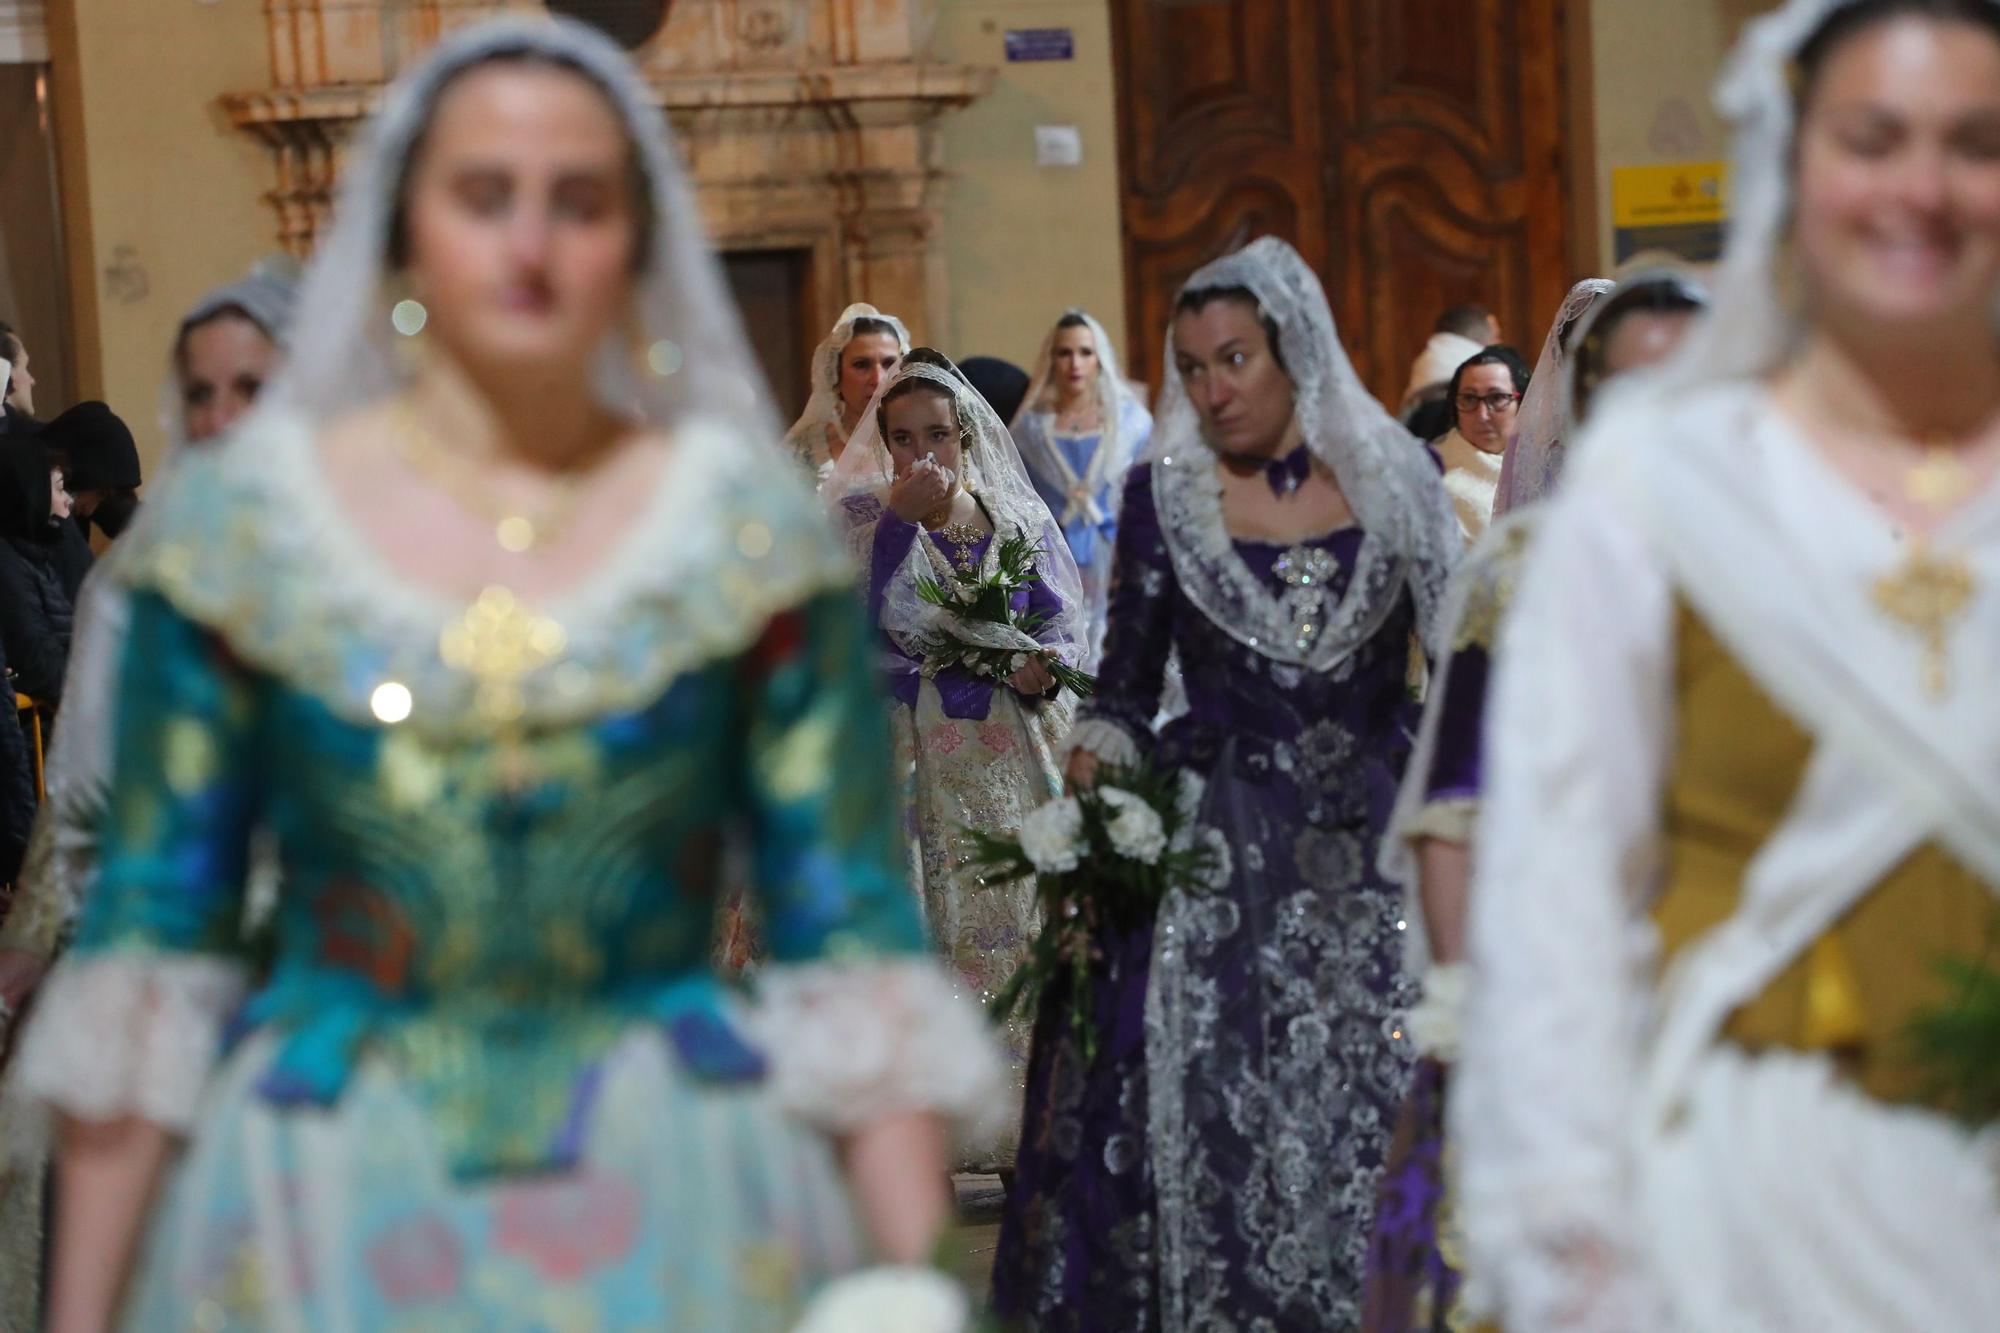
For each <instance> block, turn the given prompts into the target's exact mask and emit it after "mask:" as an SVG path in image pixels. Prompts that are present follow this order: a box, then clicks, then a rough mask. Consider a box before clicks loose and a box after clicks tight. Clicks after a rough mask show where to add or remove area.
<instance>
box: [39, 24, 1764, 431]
mask: <svg viewBox="0 0 2000 1333" xmlns="http://www.w3.org/2000/svg"><path fill="white" fill-rule="evenodd" d="M61 2H62V0H59V3H61ZM67 3H68V4H69V6H70V7H71V8H72V9H73V11H74V21H75V35H76V43H77V48H78V51H79V53H80V56H81V60H80V62H79V64H78V68H79V69H80V71H81V76H80V86H81V97H80V112H81V117H80V118H81V121H82V126H81V129H82V133H83V135H84V136H85V138H84V142H85V143H86V144H87V152H86V153H85V154H84V159H85V162H86V168H87V177H88V180H87V186H88V189H87V195H88V210H89V216H88V219H87V223H88V226H87V232H88V235H89V239H90V241H91V260H92V264H93V270H94V272H93V276H92V280H91V282H90V289H91V290H90V298H91V299H92V301H93V304H94V310H93V311H91V312H84V317H80V318H78V320H77V321H76V323H77V326H78V328H79V329H87V328H89V326H90V324H89V319H88V317H87V316H88V314H94V315H95V317H96V322H97V328H98V330H99V333H100V337H101V361H100V364H101V366H102V391H103V393H104V396H105V397H106V398H107V399H108V400H109V401H110V402H111V403H112V404H113V406H114V407H116V408H117V409H118V411H119V412H121V413H122V414H123V415H125V416H126V417H127V418H128V419H129V420H130V421H131V423H132V425H133V427H134V429H135V431H136V432H137V433H138V435H139V437H140V440H141V443H142V447H144V448H146V449H148V450H149V451H150V450H151V449H153V448H154V447H156V446H157V443H158V428H157V424H156V423H155V421H154V419H153V418H154V407H155V402H156V398H157V394H158V391H159V387H160V382H161V379H162V376H163V374H164V370H165V364H164V358H165V351H166V347H167V342H168V339H169V338H170V337H171V336H172V332H173V328H174V325H175V324H176V322H177V321H178V318H179V316H180V314H181V312H182V311H184V310H185V309H186V307H187V306H188V305H189V304H190V303H191V302H192V301H193V300H194V298H195V297H196V296H198V295H199V294H200V293H201V292H203V291H205V290H206V289H208V288H209V287H211V286H213V285H214V284H216V283H218V282H222V281H225V280H227V279H229V278H232V277H235V276H237V275H238V274H240V273H241V272H243V271H244V270H245V269H247V268H248V266H249V265H250V264H251V263H252V262H254V261H255V260H256V259H257V258H258V257H259V256H261V255H264V254H267V253H269V252H270V251H271V250H272V249H273V248H274V244H275V233H274V223H273V219H272V216H271V214H270V211H269V209H268V208H267V207H266V206H265V205H264V203H263V202H262V200H261V196H262V194H263V192H264V191H265V190H267V189H268V188H270V184H271V176H270V165H269V159H268V157H267V155H266V153H265V150H264V149H262V148H260V147H259V146H257V145H256V144H254V143H253V142H251V141H250V140H249V139H248V138H247V137H246V136H244V135H242V134H240V133H238V132H236V131H235V130H233V129H231V128H230V127H229V126H228V125H227V124H226V123H225V122H224V121H223V119H222V116H221V113H220V112H219V111H218V110H217V107H216V101H217V98H219V97H220V96H221V95H222V94H223V93H226V92H234V91H240V90H243V89H247V88H255V87H260V86H263V85H265V84H266V83H268V80H269V77H270V75H269V67H268V62H267V56H266V51H265V39H264V15H263V4H262V0H214V3H209V4H196V3H192V2H191V0H189V2H185V3H182V2H178V0H177V2H175V3H155V2H152V0H148V3H133V2H132V0H67ZM1760 7H1761V5H1760V4H1759V0H1671V3H1663V2H1662V0H1592V4H1591V10H1590V56H1591V64H1592V78H1593V86H1594V89H1595V97H1594V116H1593V124H1592V126H1591V129H1592V131H1593V132H1594V136H1595V145H1594V147H1595V152H1594V162H1595V166H1596V174H1597V178H1598V179H1597V210H1596V212H1597V220H1598V226H1599V230H1600V245H1601V247H1602V253H1603V254H1604V255H1605V256H1609V255H1610V254H1611V253H1612V245H1611V236H1610V231H1611V221H1610V210H1611V192H1610V173H1611V170H1612V168H1613V167H1615V166H1625V165H1638V164H1643V163H1649V162H1662V161H1675V160H1681V159H1700V158H1710V157H1717V156H1721V155H1723V154H1724V153H1725V152H1726V140H1725V138H1724V134H1723V128H1722V126H1721V124H1720V122H1719V121H1718V120H1717V118H1716V116H1715V114H1714V112H1713V111H1712V109H1711V108H1710V105H1709V95H1710V90H1711V87H1712V85H1713V83H1714V80H1715V74H1716V71H1717V70H1718V68H1719V67H1720V64H1721V60H1722V56H1723V54H1724V52H1725V51H1726V49H1727V45H1728V43H1729V42H1730V41H1731V40H1733V38H1734V36H1735V33H1736V30H1737V27H1738V25H1739V24H1740V22H1741V20H1742V19H1743V18H1744V17H1745V16H1746V15H1747V14H1748V13H1750V12H1754V11H1755V10H1756V9H1758V8H1760ZM1030 27H1068V28H1070V29H1071V30H1072V31H1073V33H1074V34H1075V42H1076V58H1075V59H1074V60H1071V61H1063V62H1048V63H1024V64H1008V63H1007V62H1006V60H1005V58H1004V53H1003V50H1002V45H1001V43H1002V35H1003V33H1004V32H1005V31H1006V30H1007V29H1009V28H1030ZM928 49H929V54H930V55H932V56H933V57H935V58H937V59H940V60H946V61H953V62H959V63H966V64H987V65H991V66H993V67H994V69H995V70H996V73H997V80H996V83H995V86H994V89H993V92H992V93H991V95H990V96H988V97H987V98H985V99H984V100H982V101H981V102H979V103H977V104H975V105H973V106H972V107H969V108H967V109H965V110H963V111H957V112H952V113H949V114H948V115H946V116H945V118H944V119H943V121H942V122H941V124H940V131H939V133H940V137H941V140H942V154H941V157H942V167H943V170H944V173H945V180H944V183H943V198H944V235H943V237H942V250H943V268H944V278H945V283H946V294H947V322H946V327H945V329H944V330H943V335H942V341H943V343H944V346H945V347H946V349H947V350H949V351H951V352H953V353H954V354H957V355H969V354H973V353H987V354H991V355H997V356H1004V357H1008V358H1010V359H1012V360H1015V361H1017V362H1022V363H1025V362H1026V361H1027V360H1028V359H1029V358H1031V357H1032V356H1033V354H1034V352H1035V349H1036V348H1037V346H1038V345H1039V344H1040V341H1041V338H1042V336H1043V334H1044V333H1045V332H1046V330H1047V328H1048V326H1049V324H1050V323H1051V322H1052V321H1053V319H1054V317H1055V315H1056V314H1057V313H1058V312H1060V310H1061V309H1062V308H1063V307H1064V306H1066V305H1072V304H1075V305H1082V306H1084V307H1086V308H1088V309H1090V310H1091V311H1093V312H1094V313H1096V314H1097V315H1098V316H1099V317H1100V318H1102V319H1104V321H1105V323H1106V324H1107V325H1109V326H1110V328H1111V329H1112V331H1113V334H1114V336H1118V335H1120V334H1121V333H1125V330H1124V328H1123V324H1124V319H1123V316H1124V309H1125V290H1124V273H1123V262H1122V247H1121V245H1120V241H1119V199H1118V184H1117V175H1116V166H1117V140H1116V136H1115V124H1116V122H1115V115H1116V106H1115V102H1116V94H1115V86H1114V80H1113V75H1112V67H1111V32H1110V15H1109V10H1108V4H1107V2H1106V0H938V4H937V14H936V20H935V25H934V27H933V29H932V31H931V34H930V41H929V48H928ZM163 53H171V58H163ZM78 109H79V108H76V107H72V108H70V110H71V113H72V114H71V117H70V118H71V119H72V120H74V119H76V118H77V117H76V115H75V112H76V111H77V110H78ZM1042 124H1072V125H1076V126H1078V127H1079V128H1080V130H1081V131H1082V138H1083V154H1084V164H1083V166H1082V167H1080V168H1060V167H1038V166H1036V165H1035V156H1034V129H1035V126H1037V125H1042ZM61 129H62V132H63V133H64V134H65V135H72V134H75V133H76V132H77V129H78V127H77V126H76V125H75V124H64V125H63V126H62V127H61ZM121 247H122V248H121ZM1123 344H1124V347H1129V344H1130V337H1129V334H1127V335H1126V336H1125V337H1124V338H1123ZM1124 347H1121V350H1124ZM85 360H86V363H87V362H88V360H89V358H85Z"/></svg>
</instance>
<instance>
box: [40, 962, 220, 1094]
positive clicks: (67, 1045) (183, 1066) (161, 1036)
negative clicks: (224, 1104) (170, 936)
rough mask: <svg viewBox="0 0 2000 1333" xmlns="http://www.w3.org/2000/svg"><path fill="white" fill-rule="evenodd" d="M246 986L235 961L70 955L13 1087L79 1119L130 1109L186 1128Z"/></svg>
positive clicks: (53, 979)
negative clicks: (227, 1024) (226, 1027)
mask: <svg viewBox="0 0 2000 1333" xmlns="http://www.w3.org/2000/svg"><path fill="white" fill-rule="evenodd" d="M248 984H249V979H248V972H247V970H246V968H245V967H244V965H243V964H242V963H240V962H238V961H236V960H233V959H225V958H215V957H209V956H204V955H200V954H142V953H111V954H97V955H93V956H90V957H84V958H78V957H74V956H72V957H71V958H69V959H67V960H65V961H64V962H63V963H62V964H61V965H60V966H58V967H57V968H56V970H55V971H54V972H53V973H51V974H50V976H49V979H48V981H47V982H46V983H44V984H43V986H42V989H41V993H40V995H39V997H38V998H37V999H36V1001H35V1013H34V1016H33V1018H32V1019H31V1020H30V1021H29V1023H28V1027H27V1031H26V1032H25V1033H24V1034H23V1037H22V1048H21V1053H20V1057H19V1058H18V1060H17V1061H16V1062H15V1063H16V1070H15V1084H16V1086H15V1088H14V1089H13V1092H14V1093H15V1094H16V1095H19V1096H24V1097H26V1098H27V1099H29V1101H30V1102H31V1103H41V1104H43V1105H45V1106H48V1107H52V1108H54V1109H56V1110H59V1111H63V1112H65V1113H67V1114H69V1115H72V1116H75V1117H77V1118H79V1119H83V1120H115V1119H118V1118H119V1117H121V1116H128V1115H130V1116H137V1117H139V1118H140V1119H142V1120H149V1121H151V1122H152V1123H154V1124H156V1125H159V1126H161V1127H163V1128H165V1129H169V1130H172V1131H174V1132H175V1133H180V1134H185V1133H187V1132H188V1131H189V1130H190V1129H191V1128H193V1126H194V1122H195V1114H196V1111H197V1109H198V1107H199V1105H200V1102H201V1094H202V1091H203V1090H204V1089H205V1088H206V1087H207V1085H208V1079H209V1074H210V1073H211V1072H212V1071H213V1070H214V1067H215V1063H216V1060H217V1058H218V1057H219V1056H220V1054H221V1050H222V1028H223V1025H224V1024H225V1023H226V1022H228V1020H229V1018H230V1016H231V1015H232V1014H233V1013H235V1011H236V1008H237V1006H238V1005H239V1004H240V1003H241V1002H242V999H243V995H244V993H245V991H246V989H247V988H248Z"/></svg>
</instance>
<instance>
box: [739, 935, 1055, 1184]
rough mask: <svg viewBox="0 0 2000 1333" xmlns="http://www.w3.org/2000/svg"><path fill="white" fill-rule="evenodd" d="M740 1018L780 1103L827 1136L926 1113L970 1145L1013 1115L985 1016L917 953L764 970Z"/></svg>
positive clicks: (793, 965)
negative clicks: (946, 1122)
mask: <svg viewBox="0 0 2000 1333" xmlns="http://www.w3.org/2000/svg"><path fill="white" fill-rule="evenodd" d="M744 1026H745V1028H746V1032H747V1035H748V1036H749V1037H750V1038H751V1041H752V1043H753V1044H754V1045H755V1046H756V1047H757V1048H758V1049H759V1050H761V1051H763V1052H764V1054H765V1056H766V1058H767V1059H768V1061H769V1067H770V1075H769V1077H770V1087H771V1090H772V1092H773V1094H774V1095H775V1096H776V1097H777V1098H778V1100H779V1102H780V1103H782V1104H783V1105H784V1106H785V1107H786V1108H787V1109H789V1110H790V1111H792V1112H793V1113H794V1114H795V1115H798V1116H799V1117H801V1118H802V1119H804V1120H807V1121H809V1122H811V1123H812V1124H815V1125H817V1126H819V1127H820V1128H822V1129H825V1130H827V1131H829V1132H832V1133H836V1134H838V1133H846V1132H849V1131H852V1130H854V1129H858V1128H859V1127H861V1126H862V1125H865V1124H867V1123H869V1122H870V1121H872V1120H876V1119H879V1118H881V1117H882V1116H885V1115H890V1114H894V1113H897V1112H906V1111H931V1112H935V1113H937V1114H940V1115H943V1116H946V1117H948V1118H949V1119H951V1120H952V1121H953V1122H954V1123H955V1124H956V1125H957V1127H958V1131H959V1135H960V1138H961V1139H962V1140H963V1141H964V1142H966V1143H969V1144H977V1143H983V1142H984V1141H986V1140H988V1139H991V1138H992V1137H993V1136H994V1135H996V1134H998V1133H999V1132H1000V1131H1001V1130H1002V1129H1004V1128H1005V1125H1006V1122H1007V1121H1008V1120H1009V1119H1011V1118H1012V1116H1013V1114H1014V1110H1015V1108H1014V1107H1013V1106H1011V1105H1009V1104H1008V1103H1007V1101H1006V1099H1005V1098H1004V1097H1002V1096H1000V1095H999V1094H1000V1091H1001V1088H1002V1072H1001V1061H1000V1055H999V1047H998V1045H997V1044H996V1043H995V1041H994V1038H993V1034H992V1030H991V1029H990V1028H989V1027H988V1025H987V1023H986V1018H985V1015H984V1014H982V1013H981V1012H980V1010H979V1007H978V1005H976V1004H975V1003H974V1002H973V1001H972V999H971V998H970V997H969V996H968V995H967V994H966V993H965V992H964V990H963V989H962V988H960V987H959V986H957V985H955V984H953V982H952V980H951V978H950V977H949V976H947V975H946V973H945V972H944V970H943V969H942V968H940V967H939V966H938V965H937V964H936V963H934V962H932V961H931V960H929V959H927V958H925V959H911V960H909V961H906V962H894V963H883V962H869V963H866V964H860V963H854V964H849V963H801V964H775V965H772V966H768V967H765V968H764V969H763V970H762V971H761V972H759V973H758V975H757V981H756V998H755V1001H754V1003H753V1004H752V1006H751V1008H750V1010H749V1012H748V1014H747V1015H746V1016H745V1018H744Z"/></svg>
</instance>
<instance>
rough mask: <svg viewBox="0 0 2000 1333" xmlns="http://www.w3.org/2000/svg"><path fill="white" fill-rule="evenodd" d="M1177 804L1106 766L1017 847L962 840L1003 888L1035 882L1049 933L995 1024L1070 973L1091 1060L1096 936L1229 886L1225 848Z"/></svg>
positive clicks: (1153, 776)
mask: <svg viewBox="0 0 2000 1333" xmlns="http://www.w3.org/2000/svg"><path fill="white" fill-rule="evenodd" d="M1180 796H1181V789H1180V786H1179V785H1178V783H1177V782H1176V780H1175V779H1174V778H1172V777H1165V776H1161V775H1160V774H1157V773H1155V772H1153V770H1151V769H1150V768H1147V767H1145V766H1144V765H1130V766H1125V765H1111V764H1106V765H1103V766H1101V767H1100V768H1099V769H1098V770H1097V782H1096V784H1095V785H1094V786H1092V787H1090V788H1089V789H1087V790H1084V791H1080V792H1078V793H1076V794H1075V795H1073V796H1064V797H1062V798H1060V799H1058V800H1054V801H1050V802H1049V803H1048V804H1047V805H1044V806H1041V807H1040V808H1038V809H1036V810H1035V811H1034V812H1033V813H1031V814H1030V815H1029V816H1028V817H1027V818H1026V819H1024V820H1023V821H1021V834H1020V836H1019V837H1018V838H996V837H994V836H993V835H991V834H989V833H984V832H982V831H980V830H978V829H968V830H966V833H967V835H968V836H969V837H970V838H971V840H972V843H973V846H974V849H975V851H974V857H973V860H974V863H975V864H977V865H979V866H981V867H982V868H984V869H986V870H987V871H990V872H992V873H994V874H995V875H997V876H999V877H1001V878H1003V879H1017V878H1019V877H1021V876H1023V875H1033V876H1035V877H1036V892H1037V896H1038V897H1039V898H1040V899H1041V902H1042V916H1043V921H1044V922H1045V924H1044V925H1043V927H1042V931H1041V934H1040V935H1038V936H1036V938H1035V945H1034V949H1033V951H1032V952H1031V953H1030V954H1029V955H1028V958H1027V961H1025V962H1023V963H1022V964H1021V966H1020V967H1018V968H1016V969H1015V970H1014V975H1013V976H1012V977H1010V978H1008V980H1007V984H1006V985H1005V986H1004V987H1002V988H1001V991H1000V994H999V995H998V996H997V997H996V998H995V999H994V1001H993V1004H992V1008H991V1010H990V1012H991V1015H992V1018H993V1020H994V1021H995V1022H1001V1021H1004V1020H1005V1019H1006V1018H1007V1017H1008V1016H1009V1015H1011V1014H1012V1013H1013V1012H1014V1011H1015V1010H1016V1009H1018V1008H1020V1007H1021V1006H1023V1005H1026V1006H1028V1007H1030V1008H1032V1007H1033V1006H1034V1005H1035V1003H1036V1001H1037V1000H1038V999H1039V998H1040V995H1041V992H1042V990H1043V988H1045V987H1046V986H1048V985H1049V984H1050V983H1051V982H1053V981H1055V980H1056V979H1057V978H1058V977H1060V976H1062V975H1063V974H1064V973H1067V974H1068V975H1069V978H1070V995H1069V1019H1070V1026H1071V1029H1072V1030H1073V1031H1074V1032H1075V1034H1076V1036H1077V1039H1078V1041H1079V1042H1080V1043H1081V1045H1082V1047H1083V1053H1084V1058H1085V1059H1086V1060H1088V1059H1092V1058H1094V1057H1095V1056H1096V1052H1097V1027H1096V1024H1095V1022H1094V1021H1093V1015H1092V1013H1091V988H1090V984H1089V982H1090V964H1091V961H1092V960H1093V958H1095V957H1096V956H1097V946H1096V941H1095V939H1094V936H1095V934H1096V932H1097V931H1099V930H1102V929H1130V928H1132V927H1135V926H1138V925H1141V924H1144V923H1145V922H1146V921H1149V920H1151V919H1152V917H1153V914H1154V913H1155V912H1156V911H1158V910H1159V905H1160V900H1161V899H1163V898H1165V897H1166V895H1167V894H1168V893H1169V892H1171V891H1172V890H1174V889H1182V890H1189V891H1193V890H1205V889H1212V888H1219V887H1221V886H1222V885H1223V884H1225V883H1227V882H1228V879H1229V868H1230V867H1229V847H1228V844H1227V843H1225V842H1224V841H1223V838H1222V835H1221V834H1220V833H1219V832H1217V831H1216V830H1215V829H1211V828H1202V827H1200V826H1198V825H1197V824H1196V823H1195V821H1194V814H1193V811H1192V810H1191V809H1189V808H1188V804H1187V803H1186V802H1185V801H1183V800H1182V799H1180Z"/></svg>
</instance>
